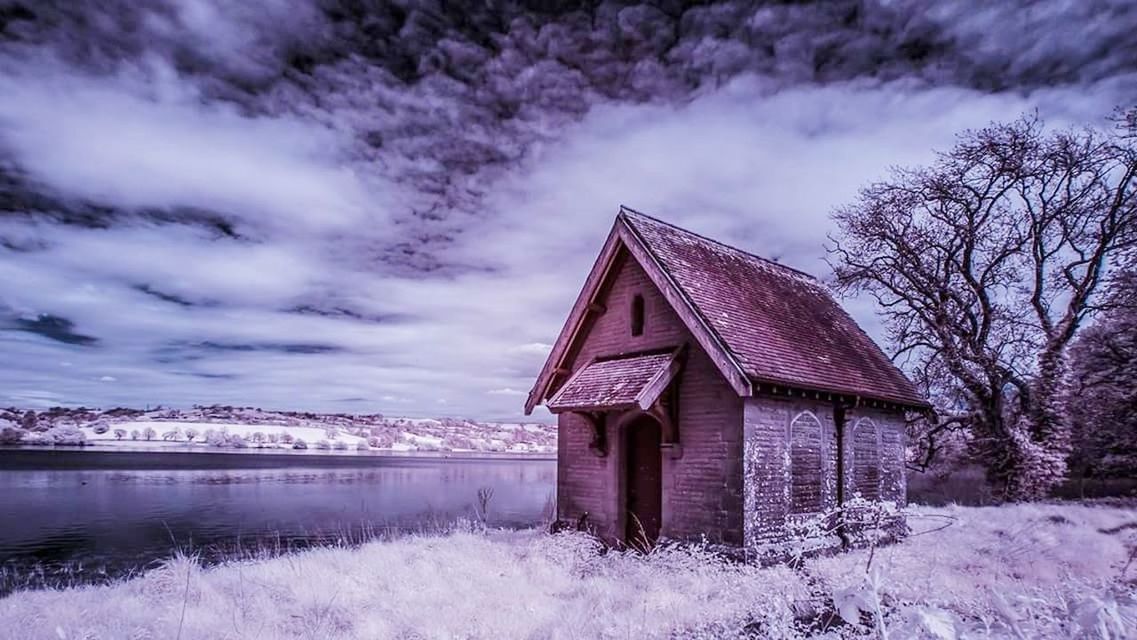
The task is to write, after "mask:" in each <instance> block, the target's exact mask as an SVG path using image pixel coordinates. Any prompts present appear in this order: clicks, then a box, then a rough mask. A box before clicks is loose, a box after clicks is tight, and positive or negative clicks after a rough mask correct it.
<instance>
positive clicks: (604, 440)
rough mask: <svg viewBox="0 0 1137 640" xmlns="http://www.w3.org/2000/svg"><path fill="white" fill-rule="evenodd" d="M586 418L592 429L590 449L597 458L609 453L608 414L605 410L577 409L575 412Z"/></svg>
mask: <svg viewBox="0 0 1137 640" xmlns="http://www.w3.org/2000/svg"><path fill="white" fill-rule="evenodd" d="M574 413H576V414H577V415H579V416H581V417H582V418H584V421H585V422H587V423H588V426H589V427H590V428H591V429H592V442H589V443H588V450H589V451H591V452H592V454H593V455H595V456H596V457H597V458H603V457H605V456H607V455H608V420H607V417H608V414H606V413H604V412H603V411H577V412H574Z"/></svg>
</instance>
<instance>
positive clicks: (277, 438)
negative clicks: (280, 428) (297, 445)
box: [268, 431, 280, 444]
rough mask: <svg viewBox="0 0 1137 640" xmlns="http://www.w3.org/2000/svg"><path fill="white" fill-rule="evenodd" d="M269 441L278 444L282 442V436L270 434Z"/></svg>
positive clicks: (274, 433) (275, 433)
mask: <svg viewBox="0 0 1137 640" xmlns="http://www.w3.org/2000/svg"><path fill="white" fill-rule="evenodd" d="M268 441H269V442H270V443H272V444H276V443H278V442H280V434H279V433H277V432H275V431H273V432H271V433H269V434H268Z"/></svg>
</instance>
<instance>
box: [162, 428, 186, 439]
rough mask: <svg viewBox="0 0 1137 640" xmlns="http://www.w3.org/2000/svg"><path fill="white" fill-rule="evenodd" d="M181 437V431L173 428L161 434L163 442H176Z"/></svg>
mask: <svg viewBox="0 0 1137 640" xmlns="http://www.w3.org/2000/svg"><path fill="white" fill-rule="evenodd" d="M181 437H182V430H181V429H178V428H174V429H172V430H170V431H167V432H165V433H163V434H162V439H163V440H178V439H180V438H181Z"/></svg>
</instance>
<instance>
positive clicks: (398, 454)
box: [0, 444, 557, 471]
mask: <svg viewBox="0 0 1137 640" xmlns="http://www.w3.org/2000/svg"><path fill="white" fill-rule="evenodd" d="M59 454H79V455H81V456H82V457H83V458H84V460H83V462H82V466H77V465H76V464H75V462H76V461H75V458H74V456H70V455H67V456H60V457H59V458H58V459H55V458H56V456H59ZM556 459H557V454H556V453H555V452H554V453H513V452H500V453H495V452H486V451H469V452H468V451H366V452H361V451H325V450H294V449H293V450H289V449H268V448H265V449H224V448H219V447H196V446H195V447H187V446H186V445H185V444H181V445H178V444H169V445H166V446H162V445H156V446H154V447H115V446H113V445H112V446H105V445H84V446H37V445H15V446H11V445H5V446H0V470H20V471H29V470H68V469H83V470H85V469H139V470H141V469H226V468H248V469H265V468H277V467H280V468H283V467H352V466H372V465H389V464H415V463H436V462H488V461H501V462H512V461H517V462H526V461H528V462H542V461H543V462H554V461H556Z"/></svg>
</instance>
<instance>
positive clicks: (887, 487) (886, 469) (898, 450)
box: [880, 427, 904, 501]
mask: <svg viewBox="0 0 1137 640" xmlns="http://www.w3.org/2000/svg"><path fill="white" fill-rule="evenodd" d="M880 478H881V483H880V484H881V493H880V497H881V498H882V499H885V500H898V501H903V499H904V442H903V440H902V439H901V437H900V432H899V431H897V430H896V428H895V427H886V428H883V429H881V430H880Z"/></svg>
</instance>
